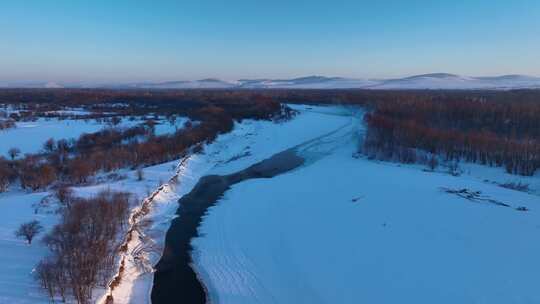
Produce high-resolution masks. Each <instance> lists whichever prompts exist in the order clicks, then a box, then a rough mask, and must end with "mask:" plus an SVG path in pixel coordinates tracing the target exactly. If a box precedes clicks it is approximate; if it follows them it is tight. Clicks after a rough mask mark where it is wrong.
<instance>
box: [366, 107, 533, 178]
mask: <svg viewBox="0 0 540 304" xmlns="http://www.w3.org/2000/svg"><path fill="white" fill-rule="evenodd" d="M365 121H366V123H367V126H368V131H367V134H366V138H365V142H364V152H365V153H367V154H368V155H370V156H373V157H377V158H381V159H387V160H388V159H389V160H396V161H400V162H405V163H413V162H418V161H419V160H422V161H426V160H427V161H429V160H430V159H431V158H434V157H433V156H437V157H439V158H441V159H442V160H444V161H461V160H464V161H467V162H474V163H480V164H483V165H489V166H501V167H504V168H505V169H506V171H507V172H509V173H512V174H520V175H533V174H534V173H535V171H536V170H537V169H538V168H540V102H537V103H519V102H516V103H511V102H487V101H485V100H484V99H464V100H454V99H450V100H441V99H434V100H414V99H413V100H403V99H401V100H395V101H390V102H384V103H378V104H376V106H375V110H374V112H373V113H370V114H367V115H366V116H365ZM419 151H422V152H427V153H429V154H428V155H431V156H432V157H428V158H426V157H425V156H423V158H421V157H419V155H422V153H418V152H419Z"/></svg>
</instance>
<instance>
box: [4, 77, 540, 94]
mask: <svg viewBox="0 0 540 304" xmlns="http://www.w3.org/2000/svg"><path fill="white" fill-rule="evenodd" d="M1 87H21V88H61V87H65V88H118V89H129V88H133V89H372V90H420V89H428V90H474V89H484V90H509V89H540V77H533V76H526V75H503V76H492V77H468V76H460V75H455V74H448V73H434V74H424V75H415V76H410V77H404V78H394V79H357V78H343V77H324V76H308V77H301V78H293V79H240V80H237V81H224V80H220V79H215V78H208V79H201V80H193V81H168V82H145V83H124V84H84V83H77V84H69V83H66V84H63V83H52V82H48V83H39V82H27V83H23V82H19V83H0V88H1Z"/></svg>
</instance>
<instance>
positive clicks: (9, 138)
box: [0, 117, 188, 157]
mask: <svg viewBox="0 0 540 304" xmlns="http://www.w3.org/2000/svg"><path fill="white" fill-rule="evenodd" d="M186 121H188V118H185V117H178V118H177V120H176V122H175V123H174V124H171V123H169V122H168V121H166V120H164V119H161V120H159V121H158V122H159V123H158V124H157V125H156V126H155V133H156V135H163V134H167V133H173V132H175V131H176V130H177V129H181V128H182V127H183V125H184V123H185V122H186ZM142 122H143V120H141V118H140V117H139V118H138V119H136V120H133V121H131V120H129V119H126V118H125V119H122V122H121V123H120V124H119V125H118V127H120V128H129V127H133V126H135V125H137V124H140V123H142ZM105 127H107V124H105V123H98V122H96V121H95V120H82V119H77V120H70V119H65V120H58V119H55V118H54V119H44V118H40V119H38V120H36V121H35V122H17V123H16V127H15V128H12V129H6V130H0V155H1V156H4V157H8V153H7V151H8V150H9V149H11V148H14V147H15V148H19V149H20V150H21V152H22V154H25V153H37V152H39V151H41V150H42V149H43V144H44V143H45V141H47V140H48V139H49V138H53V139H54V140H59V139H63V138H65V139H70V138H75V139H76V138H78V137H79V136H80V135H81V134H83V133H93V132H97V131H99V130H101V129H103V128H105Z"/></svg>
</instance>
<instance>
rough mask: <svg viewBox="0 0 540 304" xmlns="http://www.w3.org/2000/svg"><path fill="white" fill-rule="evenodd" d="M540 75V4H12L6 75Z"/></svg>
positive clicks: (6, 19)
mask: <svg viewBox="0 0 540 304" xmlns="http://www.w3.org/2000/svg"><path fill="white" fill-rule="evenodd" d="M431 72H449V73H457V74H464V75H471V76H483V75H497V74H529V75H536V76H540V1H539V0H429V1H428V0H402V1H401V0H400V1H398V0H386V1H385V0H379V1H376V0H369V1H363V0H333V1H330V0H310V1H299V0H296V1H295V0H266V1H259V0H236V1H235V0H228V1H225V0H190V1H183V0H177V1H157V0H156V1H150V0H148V1H137V0H108V1H105V0H92V1H90V0H85V1H83V0H80V1H79V0H49V1H47V0H34V1H31V0H2V3H1V5H0V80H43V81H143V80H149V81H161V80H184V79H200V78H207V77H218V78H223V79H229V80H230V79H238V78H254V77H274V78H282V77H283V78H284V77H295V76H304V75H313V74H316V75H327V76H345V77H394V76H405V75H412V74H419V73H431Z"/></svg>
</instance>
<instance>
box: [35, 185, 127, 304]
mask: <svg viewBox="0 0 540 304" xmlns="http://www.w3.org/2000/svg"><path fill="white" fill-rule="evenodd" d="M65 199H69V203H68V204H66V205H65V207H64V208H62V209H61V219H60V224H58V225H56V226H55V227H54V228H53V229H52V230H51V232H49V233H48V234H47V235H46V236H45V237H44V239H43V241H44V243H45V244H46V245H47V247H48V248H49V249H50V250H51V255H50V256H48V257H46V258H45V259H43V260H42V261H41V262H40V263H39V264H38V266H37V267H36V272H35V274H36V279H37V280H38V281H39V282H40V284H41V286H42V287H43V288H44V289H45V290H47V292H48V294H49V296H50V297H51V300H53V301H54V298H55V297H60V298H61V299H62V301H66V300H67V298H68V297H69V296H72V297H73V298H74V299H75V301H76V302H77V303H80V304H86V303H89V302H90V300H91V295H92V289H93V288H95V287H97V286H103V285H105V284H106V283H107V281H108V280H109V279H110V277H111V276H112V273H113V271H114V265H115V260H116V258H117V254H118V250H117V247H118V246H119V241H118V239H119V238H118V235H119V233H121V232H122V231H124V230H125V228H126V226H127V219H128V215H129V195H128V194H127V193H123V192H112V191H104V192H101V193H99V194H98V195H97V196H95V197H92V198H76V197H72V196H69V197H65ZM68 206H69V207H68Z"/></svg>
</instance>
